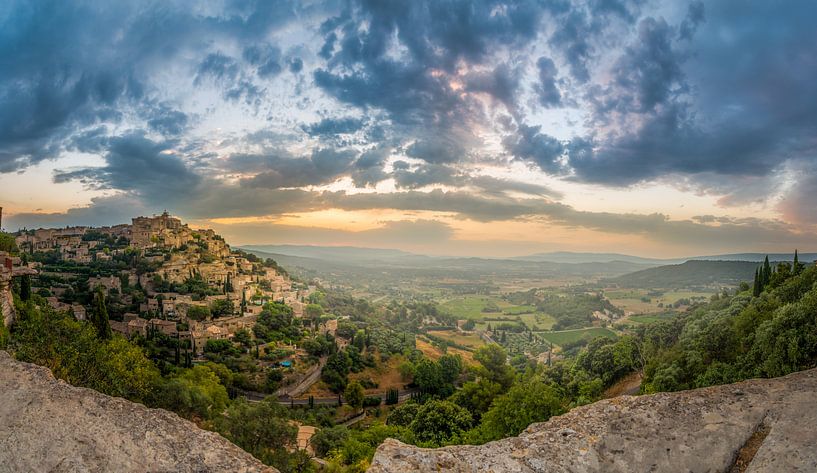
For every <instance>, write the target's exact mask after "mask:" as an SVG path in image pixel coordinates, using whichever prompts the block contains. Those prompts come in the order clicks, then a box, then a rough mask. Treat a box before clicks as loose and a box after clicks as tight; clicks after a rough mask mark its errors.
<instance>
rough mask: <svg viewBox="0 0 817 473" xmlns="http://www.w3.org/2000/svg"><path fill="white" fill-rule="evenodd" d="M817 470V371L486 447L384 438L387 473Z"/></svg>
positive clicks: (580, 421)
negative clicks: (441, 445)
mask: <svg viewBox="0 0 817 473" xmlns="http://www.w3.org/2000/svg"><path fill="white" fill-rule="evenodd" d="M416 471H435V472H436V471H450V472H495V473H498V472H731V471H746V472H783V471H786V472H789V471H808V472H814V471H817V370H810V371H803V372H800V373H795V374H792V375H789V376H785V377H782V378H776V379H768V380H752V381H746V382H743V383H738V384H732V385H725V386H717V387H712V388H705V389H698V390H693V391H685V392H679V393H662V394H655V395H650V396H639V397H632V396H622V397H618V398H614V399H609V400H605V401H600V402H597V403H594V404H591V405H588V406H583V407H580V408H577V409H573V410H572V411H570V412H569V413H567V414H565V415H562V416H559V417H554V418H552V419H550V420H549V421H548V422H544V423H540V424H533V425H531V426H530V427H528V429H527V430H525V431H524V432H523V433H522V434H520V435H519V436H518V437H514V438H508V439H503V440H499V441H496V442H491V443H488V444H485V445H480V446H452V447H445V448H439V449H423V448H418V447H413V446H409V445H405V444H402V443H400V442H398V441H396V440H387V441H386V442H385V443H384V444H383V445H381V446H380V448H378V450H377V453H376V454H375V457H374V460H373V462H372V466H371V468H370V469H369V472H370V473H380V472H390V473H395V472H416Z"/></svg>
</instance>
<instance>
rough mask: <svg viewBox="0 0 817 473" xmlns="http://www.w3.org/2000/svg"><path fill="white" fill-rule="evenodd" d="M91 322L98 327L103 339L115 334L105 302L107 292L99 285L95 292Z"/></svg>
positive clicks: (98, 334)
mask: <svg viewBox="0 0 817 473" xmlns="http://www.w3.org/2000/svg"><path fill="white" fill-rule="evenodd" d="M90 315H91V323H92V324H93V326H94V328H95V329H96V333H97V336H98V337H99V338H101V339H103V340H106V339H109V338H111V337H112V336H113V333H112V332H111V324H110V322H109V320H108V307H107V304H106V303H105V292H104V291H103V289H102V286H97V288H96V292H95V294H94V305H93V307H92V308H91V314H90Z"/></svg>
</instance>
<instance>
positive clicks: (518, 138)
mask: <svg viewBox="0 0 817 473" xmlns="http://www.w3.org/2000/svg"><path fill="white" fill-rule="evenodd" d="M541 130H542V127H541V126H527V125H519V129H518V130H517V133H516V134H513V135H509V136H508V137H506V138H505V139H504V140H503V141H502V145H503V146H504V147H505V150H506V151H508V153H510V154H511V155H513V156H515V157H517V158H519V159H522V160H525V161H529V162H532V163H535V164H536V165H537V166H539V167H540V168H541V169H542V170H543V171H546V172H549V173H551V174H559V173H561V172H562V165H561V163H560V162H559V159H560V158H561V157H562V155H563V154H564V152H565V147H564V145H563V144H562V142H560V141H559V140H557V139H556V138H554V137H552V136H550V135H548V134H546V133H542V131H541Z"/></svg>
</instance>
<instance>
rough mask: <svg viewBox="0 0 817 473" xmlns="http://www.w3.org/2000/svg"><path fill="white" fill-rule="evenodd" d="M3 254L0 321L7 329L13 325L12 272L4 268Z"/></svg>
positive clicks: (0, 262)
mask: <svg viewBox="0 0 817 473" xmlns="http://www.w3.org/2000/svg"><path fill="white" fill-rule="evenodd" d="M5 263H6V257H5V254H4V253H2V254H0V319H2V322H3V325H4V326H6V327H8V326H10V325H11V324H13V323H14V299H12V295H11V277H12V270H11V268H10V267H6V264H5Z"/></svg>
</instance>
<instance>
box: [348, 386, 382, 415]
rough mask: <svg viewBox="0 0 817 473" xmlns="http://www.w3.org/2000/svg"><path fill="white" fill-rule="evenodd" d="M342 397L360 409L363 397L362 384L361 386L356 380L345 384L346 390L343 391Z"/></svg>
mask: <svg viewBox="0 0 817 473" xmlns="http://www.w3.org/2000/svg"><path fill="white" fill-rule="evenodd" d="M343 397H344V399H346V403H347V404H349V405H350V406H352V407H354V408H355V409H360V408H361V407H363V401H364V397H365V395H364V394H363V386H361V385H360V383H359V382H357V381H352V382H351V383H349V384H347V385H346V390H345V391H344V392H343ZM378 404H379V403H378Z"/></svg>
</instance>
